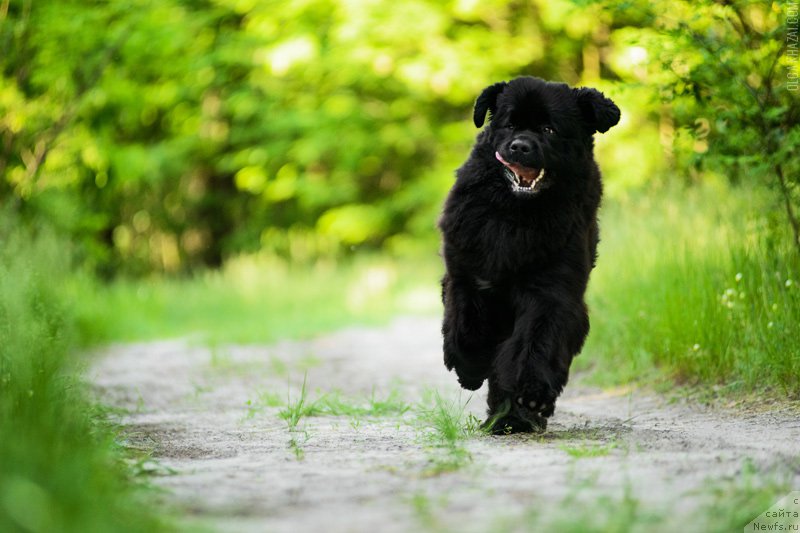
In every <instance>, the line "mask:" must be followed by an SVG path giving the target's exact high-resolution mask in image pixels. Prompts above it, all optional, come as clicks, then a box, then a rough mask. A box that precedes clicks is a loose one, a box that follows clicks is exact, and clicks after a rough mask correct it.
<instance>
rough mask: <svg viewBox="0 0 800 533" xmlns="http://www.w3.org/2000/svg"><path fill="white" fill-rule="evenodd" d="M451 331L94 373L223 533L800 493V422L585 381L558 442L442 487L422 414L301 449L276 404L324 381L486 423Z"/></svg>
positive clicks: (500, 441)
mask: <svg viewBox="0 0 800 533" xmlns="http://www.w3.org/2000/svg"><path fill="white" fill-rule="evenodd" d="M438 327H439V325H438V322H437V321H436V320H433V319H421V318H419V319H417V318H414V319H401V320H397V321H395V322H393V323H392V324H391V325H389V326H388V327H385V328H381V329H358V328H353V329H347V330H343V331H340V332H337V333H334V334H331V335H326V336H324V337H320V338H318V339H315V340H311V341H300V342H282V343H278V344H275V345H271V346H263V347H258V346H256V347H254V346H217V347H214V348H209V347H208V346H204V345H201V344H199V343H194V344H193V343H191V342H189V341H185V340H182V341H166V342H151V343H142V344H132V345H119V346H112V347H109V348H107V349H105V350H103V352H102V353H101V354H100V357H98V358H97V359H96V364H95V365H94V366H93V368H92V370H91V372H90V375H91V379H92V381H93V383H94V384H95V386H96V390H97V392H98V395H99V398H100V400H101V401H102V402H104V403H106V404H110V405H112V406H115V407H120V408H123V409H125V410H126V411H127V413H128V414H126V415H124V416H123V420H122V422H123V424H124V426H125V428H126V435H127V437H128V439H129V442H128V444H130V445H131V446H135V447H139V448H142V449H147V450H152V456H153V458H154V459H155V460H156V462H157V465H159V466H158V470H159V471H161V472H162V475H156V476H155V477H154V478H153V479H154V481H155V483H156V484H158V485H159V486H162V487H165V488H166V489H168V491H167V493H166V494H167V496H166V497H167V499H168V500H169V501H171V502H172V503H175V504H177V505H178V507H179V508H180V509H184V510H186V511H187V513H188V514H190V515H192V516H195V517H196V518H197V519H198V520H200V521H201V523H203V524H210V525H211V526H212V527H213V528H216V529H219V530H222V531H293V532H295V531H325V532H337V531H382V532H383V531H417V530H420V529H447V530H454V531H456V530H457V531H488V530H492V529H495V530H497V529H499V530H524V529H525V527H527V524H529V523H530V521H531V520H535V519H536V518H535V517H537V516H538V517H541V516H544V515H547V514H554V513H555V514H558V513H576V512H580V511H581V510H582V509H580V507H582V506H583V504H582V503H580V502H584V503H585V504H586V505H589V504H590V503H591V502H594V503H595V504H597V502H598V501H606V500H607V499H611V500H614V499H620V498H622V497H623V494H624V493H625V491H626V490H628V491H629V493H630V494H633V495H635V497H636V499H637V500H638V501H639V502H640V505H641V506H644V507H646V508H652V509H657V510H662V511H665V513H666V515H667V516H677V514H679V513H688V515H687V516H690V515H691V513H692V512H693V510H694V511H696V508H697V507H698V506H699V505H700V502H702V500H703V498H702V497H700V496H698V494H702V493H703V490H704V489H707V488H708V487H709V486H713V485H714V484H715V483H717V482H719V481H720V480H724V479H726V478H727V477H729V476H736V475H737V474H738V473H739V472H740V470H741V469H742V467H743V463H744V462H745V460H748V461H751V462H752V463H753V464H754V465H756V467H757V468H758V469H759V470H760V471H770V472H778V473H782V474H783V475H784V477H785V476H786V475H787V473H788V476H789V477H790V479H791V483H792V484H793V486H795V487H800V473H798V470H797V461H796V460H797V457H798V455H800V444H798V443H800V420H798V418H797V415H796V412H792V411H790V410H789V409H783V410H780V409H772V410H768V409H764V410H761V411H760V412H752V411H748V412H746V413H734V412H732V411H722V412H721V411H720V410H719V409H717V410H712V409H709V408H704V407H701V406H698V405H691V404H689V403H688V402H687V401H685V400H684V401H677V402H675V401H673V402H669V401H667V399H665V398H663V397H660V396H656V395H652V394H644V393H640V392H630V391H623V390H618V391H601V390H597V389H592V388H588V387H585V386H582V385H581V384H580V380H577V381H578V383H571V384H570V385H569V386H568V387H567V391H566V392H565V394H564V395H563V396H562V398H561V399H560V400H559V403H558V406H557V409H556V414H555V416H554V417H553V418H552V419H551V421H550V428H549V430H548V433H547V434H545V435H544V436H526V435H522V436H510V437H492V436H479V437H473V438H470V439H468V440H467V441H466V442H464V444H463V445H464V447H465V448H466V449H467V450H468V451H469V454H470V455H471V457H472V460H471V461H470V462H468V464H466V465H465V466H463V467H462V468H460V469H457V470H456V471H453V472H447V473H440V474H436V475H433V474H432V473H431V464H432V463H431V460H432V457H436V453H439V452H437V451H436V450H432V449H431V448H430V446H429V445H427V444H426V441H425V440H424V439H423V435H424V430H421V429H420V428H419V424H418V423H417V422H415V420H416V418H417V417H416V415H415V409H414V408H413V407H412V409H411V410H410V411H409V412H407V413H406V414H404V415H395V416H392V417H382V418H369V417H348V416H338V417H330V416H329V417H313V418H306V419H303V420H302V421H301V422H300V424H299V426H298V428H299V429H300V430H301V431H299V432H296V433H293V434H290V432H289V431H288V429H287V424H286V422H285V421H284V420H282V419H281V418H280V417H279V416H278V412H279V410H280V406H277V405H275V400H276V398H277V399H278V400H279V401H280V402H282V403H283V404H285V403H286V396H287V393H291V395H292V398H297V396H298V395H299V387H300V385H301V383H302V381H303V375H304V374H307V380H308V389H309V391H310V396H311V398H312V399H313V398H315V397H317V396H319V395H320V394H322V393H324V392H326V391H331V390H339V391H341V394H342V397H343V398H353V399H358V398H363V397H364V396H368V395H369V394H370V393H371V392H372V391H373V389H374V391H375V394H376V396H378V397H385V396H386V395H387V394H388V393H389V391H391V390H395V391H396V392H397V393H398V394H399V396H400V397H401V398H402V399H403V400H404V401H405V402H407V403H408V404H410V405H414V404H417V403H418V402H420V401H421V398H422V397H423V396H424V391H426V390H433V389H435V390H438V391H439V392H440V394H441V395H442V396H443V397H446V398H452V399H453V401H457V402H460V403H461V404H463V403H464V402H466V401H467V400H468V399H469V402H468V404H467V409H468V411H470V412H472V413H474V414H475V415H476V416H478V417H482V416H483V412H484V406H485V398H484V395H485V390H484V389H482V390H481V391H478V392H477V393H474V394H472V397H471V399H470V394H469V393H467V392H466V391H464V392H460V389H459V388H458V386H457V384H456V380H455V376H454V375H452V374H448V373H447V371H446V370H445V368H444V367H443V365H442V363H441V351H440V350H441V340H440V335H439V332H438ZM581 357H591V354H583V355H582V356H581ZM248 402H250V403H249V404H248ZM270 405H272V406H270ZM292 437H294V440H295V442H296V443H297V444H298V445H299V447H300V448H301V449H302V455H303V458H302V459H298V457H297V456H296V454H295V450H294V449H293V447H292V445H291V444H290V440H291V438H292ZM434 463H435V460H434ZM565 502H567V503H565ZM570 506H572V507H570ZM576 506H577V507H576ZM691 524H692V522H689V523H685V524H684V525H686V526H687V527H686V528H684V531H692V530H693V528H692V527H691ZM656 529H658V528H656Z"/></svg>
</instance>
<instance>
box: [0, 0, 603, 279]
mask: <svg viewBox="0 0 800 533" xmlns="http://www.w3.org/2000/svg"><path fill="white" fill-rule="evenodd" d="M5 5H6V6H7V7H6V8H5V9H4V10H3V11H0V22H1V23H2V24H0V52H1V53H0V58H2V59H0V80H1V81H2V85H0V87H1V89H0V117H2V118H0V138H2V143H0V147H2V148H1V149H0V177H2V179H0V196H3V197H6V198H9V197H10V198H12V199H13V200H14V203H15V205H17V206H18V207H19V209H20V210H21V211H23V212H24V213H26V214H27V215H28V216H38V215H44V216H46V217H47V218H49V219H51V220H54V221H56V223H57V224H58V225H59V226H62V227H64V228H66V229H68V231H69V232H70V233H72V234H73V235H74V236H75V238H76V240H79V241H80V242H81V243H82V247H83V250H84V252H85V253H86V256H87V259H88V260H90V261H91V262H92V263H94V264H95V265H96V266H97V267H98V268H100V269H101V271H104V272H108V273H110V272H113V271H115V270H120V269H122V270H125V271H128V272H146V271H148V270H152V269H154V270H166V271H173V270H178V269H181V268H186V267H191V266H193V265H195V266H196V265H200V264H205V265H212V266H216V265H219V264H220V262H221V260H222V258H223V257H227V256H230V255H232V254H234V253H236V252H241V251H253V250H258V249H266V250H268V251H271V252H274V253H277V254H279V255H282V256H284V257H290V258H292V259H295V260H306V259H309V258H315V257H318V256H326V255H327V256H329V255H332V254H336V253H338V252H339V251H341V250H347V249H348V248H349V247H362V246H366V247H374V246H376V245H382V244H383V245H386V246H387V247H388V248H389V249H392V250H396V249H401V250H402V249H404V248H406V247H407V245H408V242H409V240H408V239H407V236H409V235H412V236H416V237H419V236H420V235H423V236H425V235H427V236H428V238H431V237H433V235H434V234H433V223H432V221H433V220H434V218H435V216H436V213H437V211H438V209H439V204H440V201H441V197H442V195H443V194H444V192H445V191H446V189H447V188H448V185H449V183H450V181H451V179H452V178H451V176H452V172H453V169H454V168H455V167H456V166H457V164H458V163H459V162H460V160H461V159H462V158H463V156H464V154H465V152H466V150H467V149H468V146H469V142H470V138H471V137H472V135H473V129H472V127H471V126H470V125H469V122H468V118H469V108H470V106H471V104H472V100H473V99H474V97H475V95H476V94H477V93H478V92H479V91H480V89H481V88H482V87H483V86H485V85H486V84H487V83H488V82H489V81H491V80H494V79H497V78H504V77H509V76H511V75H512V74H515V73H522V72H532V71H535V72H537V73H538V74H540V75H543V76H547V77H555V78H566V79H569V80H571V81H576V79H577V78H576V75H575V73H574V71H573V70H572V67H571V65H572V64H573V63H574V61H575V59H576V58H577V57H578V56H579V54H580V48H581V46H580V42H579V40H576V38H578V39H580V36H581V35H585V34H586V33H587V32H588V31H589V27H588V24H589V20H590V19H588V18H587V16H586V14H581V13H578V15H580V16H579V18H580V20H581V22H580V24H578V25H577V26H576V27H575V28H571V29H570V36H565V35H562V34H561V33H560V31H561V29H562V28H563V25H564V23H565V21H564V15H565V14H566V13H567V12H570V11H573V10H574V9H573V8H571V7H570V6H569V5H567V4H557V5H553V4H552V3H550V2H543V1H541V2H523V3H522V4H507V3H505V2H499V1H491V2H482V3H479V4H478V3H473V4H470V3H455V4H443V3H439V2H432V1H419V2H413V3H408V2H400V3H398V2H391V1H389V0H381V1H378V2H371V3H351V2H344V1H341V0H313V1H308V2H294V3H289V4H281V5H280V8H277V4H275V3H274V2H241V1H233V0H220V1H216V2H190V1H188V0H159V1H154V0H137V1H136V2H134V4H133V5H130V3H128V2H118V1H117V2H115V1H110V2H105V3H101V4H85V3H81V2H74V1H68V2H64V1H62V0H37V1H36V2H30V1H26V0H17V1H11V2H6V3H5ZM412 21H413V22H412ZM85 28H92V31H85ZM412 28H413V29H412ZM545 48H548V49H549V50H550V52H549V54H547V55H545V54H544V50H545Z"/></svg>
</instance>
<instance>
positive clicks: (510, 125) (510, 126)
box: [506, 123, 514, 131]
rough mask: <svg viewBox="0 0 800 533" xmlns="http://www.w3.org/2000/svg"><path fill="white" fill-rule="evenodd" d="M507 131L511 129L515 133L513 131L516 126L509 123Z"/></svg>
mask: <svg viewBox="0 0 800 533" xmlns="http://www.w3.org/2000/svg"><path fill="white" fill-rule="evenodd" d="M506 129H509V130H512V131H513V130H514V125H513V124H510V123H509V124H506Z"/></svg>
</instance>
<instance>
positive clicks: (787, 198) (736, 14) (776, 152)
mask: <svg viewBox="0 0 800 533" xmlns="http://www.w3.org/2000/svg"><path fill="white" fill-rule="evenodd" d="M607 8H608V9H609V10H612V11H613V12H615V13H616V17H617V19H618V20H625V21H626V23H627V24H629V26H630V27H631V28H636V29H635V31H633V32H628V33H626V34H625V35H626V40H627V41H628V42H629V43H630V44H638V45H641V46H643V47H645V49H646V50H647V51H648V52H649V53H650V58H649V59H650V69H649V71H647V72H644V71H640V72H639V76H638V78H639V79H638V81H645V82H647V83H653V84H654V85H655V86H656V87H657V88H658V89H659V90H660V95H661V97H662V101H663V102H664V103H665V104H667V106H668V110H669V111H668V112H669V117H670V118H671V120H672V121H673V124H671V125H670V126H669V127H670V129H672V128H673V127H674V128H675V130H676V131H675V133H674V134H673V135H670V137H671V140H672V148H673V154H674V157H675V163H676V164H677V165H678V167H679V168H682V169H688V170H690V171H694V175H697V176H699V175H700V174H699V171H712V172H717V173H720V174H723V175H725V176H726V177H727V178H728V179H729V180H730V181H731V182H734V183H736V182H738V181H749V182H755V183H759V184H763V185H766V186H768V187H771V188H772V189H774V190H775V191H776V192H777V193H778V195H779V198H780V200H781V203H782V205H783V209H784V212H785V216H786V220H788V226H790V227H791V230H792V232H793V236H794V241H795V243H796V245H797V250H798V252H800V220H798V210H800V159H798V157H797V155H798V154H800V88H798V84H797V75H798V70H800V63H798V57H800V56H799V55H798V43H797V33H798V27H797V26H798V8H797V4H796V3H790V2H764V1H763V0H762V1H759V0H691V1H673V0H670V1H668V2H667V1H648V2H638V1H634V2H624V3H617V2H610V3H608V4H607ZM792 10H793V15H792ZM792 16H793V17H794V18H792ZM792 20H793V21H794V22H792ZM792 32H793V33H792ZM790 48H791V49H792V50H793V52H792V53H787V51H788V50H789V49H790ZM633 79H636V76H633Z"/></svg>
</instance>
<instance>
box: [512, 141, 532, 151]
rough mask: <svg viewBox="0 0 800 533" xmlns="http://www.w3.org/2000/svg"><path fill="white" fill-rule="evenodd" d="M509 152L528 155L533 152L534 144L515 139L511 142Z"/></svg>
mask: <svg viewBox="0 0 800 533" xmlns="http://www.w3.org/2000/svg"><path fill="white" fill-rule="evenodd" d="M508 148H509V150H511V151H512V152H516V153H522V154H527V153H528V152H530V151H531V150H533V144H531V142H530V141H528V140H526V139H514V140H513V141H511V146H509V147H508Z"/></svg>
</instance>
